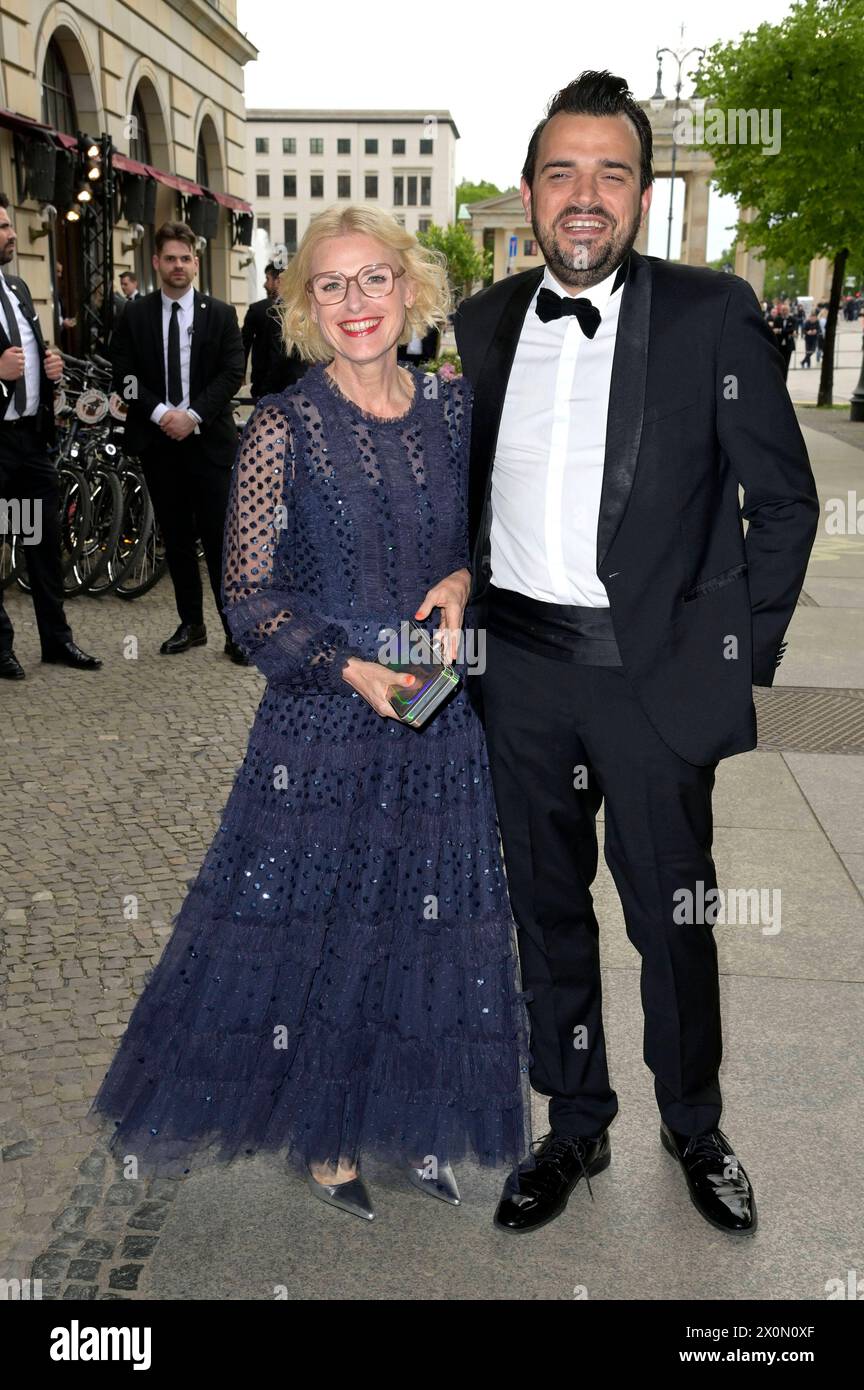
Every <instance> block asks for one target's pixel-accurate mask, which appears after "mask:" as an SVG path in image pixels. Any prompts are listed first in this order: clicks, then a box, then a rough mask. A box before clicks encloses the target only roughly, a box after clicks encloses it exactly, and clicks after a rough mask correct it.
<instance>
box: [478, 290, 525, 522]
mask: <svg viewBox="0 0 864 1390" xmlns="http://www.w3.org/2000/svg"><path fill="white" fill-rule="evenodd" d="M542 279H543V271H542V269H540V270H538V271H536V272H535V274H533V275H530V276H526V278H525V279H524V280H523V281H522V283H521V284H520V285H519V286H518V287H517V289H516V290H515V291H514V292H513V294H512V295H511V296H510V298H509V299H508V301H507V304H506V305H505V307H504V311H503V313H502V314H501V317H500V319H499V320H498V324H497V327H496V329H495V332H494V334H493V336H492V340H491V342H490V344H489V348H488V350H487V353H486V357H485V358H484V361H483V366H482V367H481V369H480V374H479V376H478V377H477V385H476V387H475V388H474V405H473V414H472V421H471V468H470V485H469V503H468V506H469V524H470V529H471V535H472V536H475V535H476V534H477V530H478V528H479V526H480V520H481V517H482V514H483V507H484V504H485V501H486V494H487V491H488V482H489V477H490V473H491V469H492V460H493V458H494V457H495V445H496V444H497V442H498V429H499V427H500V424H501V412H502V410H503V409H504V397H505V395H506V393H507V382H508V381H509V379H510V369H511V367H512V366H513V358H514V357H515V356H516V346H517V344H518V342H519V333H520V331H521V328H522V323H523V320H524V318H525V314H526V312H527V309H528V305H529V304H530V303H531V300H532V298H533V295H534V292H535V290H536V289H537V286H538V285H539V283H540V281H541V280H542Z"/></svg>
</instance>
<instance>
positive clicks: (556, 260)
mask: <svg viewBox="0 0 864 1390" xmlns="http://www.w3.org/2000/svg"><path fill="white" fill-rule="evenodd" d="M573 217H594V218H597V219H598V220H600V221H602V222H604V223H605V224H606V226H607V227H608V229H609V233H608V235H607V236H605V237H603V238H602V239H599V240H597V241H585V242H575V243H574V244H573V246H572V247H571V248H570V249H569V250H568V251H564V250H562V248H561V246H560V244H559V242H558V239H557V237H556V235H555V231H556V227H558V226H560V225H561V223H562V222H566V221H567V220H568V219H569V218H573ZM641 221H642V209H641V208H637V210H636V213H635V215H634V216H633V217H632V218H631V219H630V220H629V221H627V222H616V221H614V219H613V218H612V216H611V214H610V213H608V212H606V210H605V209H604V208H576V207H569V208H565V210H564V211H563V212H562V213H559V214H558V216H557V217H556V218H555V222H554V223H541V222H540V221H539V220H538V218H537V215H536V213H535V212H534V209H533V206H532V209H531V227H532V230H533V232H534V235H535V237H536V238H537V242H538V244H539V246H540V250H541V251H542V252H543V256H544V259H545V261H546V264H547V265H548V267H549V269H550V270H551V272H552V274H553V275H554V276H555V277H556V278H557V279H558V280H560V281H561V284H562V285H567V286H568V287H569V288H570V289H574V290H585V289H590V288H591V286H592V285H599V283H600V281H601V280H605V279H606V277H607V275H611V274H612V271H613V270H615V268H616V267H617V266H619V265H620V264H621V262H622V261H623V260H624V258H625V256H627V255H629V253H630V251H631V250H632V248H633V244H634V242H635V240H636V238H637V236H638V235H639V227H640V224H641Z"/></svg>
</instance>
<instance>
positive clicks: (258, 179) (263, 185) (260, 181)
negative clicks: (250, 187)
mask: <svg viewBox="0 0 864 1390" xmlns="http://www.w3.org/2000/svg"><path fill="white" fill-rule="evenodd" d="M255 193H256V194H257V196H258V197H259V198H269V197H270V175H269V174H256V175H255Z"/></svg>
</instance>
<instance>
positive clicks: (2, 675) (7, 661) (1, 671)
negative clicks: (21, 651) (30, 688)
mask: <svg viewBox="0 0 864 1390" xmlns="http://www.w3.org/2000/svg"><path fill="white" fill-rule="evenodd" d="M23 679H24V667H23V666H22V665H21V662H20V661H19V660H18V658H17V656H16V655H15V653H14V652H0V680H4V681H23Z"/></svg>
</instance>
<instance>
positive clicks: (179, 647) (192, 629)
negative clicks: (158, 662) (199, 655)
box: [159, 623, 207, 656]
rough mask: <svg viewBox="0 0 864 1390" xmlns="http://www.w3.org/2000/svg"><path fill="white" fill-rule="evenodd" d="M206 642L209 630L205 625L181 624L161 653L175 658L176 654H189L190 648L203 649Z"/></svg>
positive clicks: (166, 642)
mask: <svg viewBox="0 0 864 1390" xmlns="http://www.w3.org/2000/svg"><path fill="white" fill-rule="evenodd" d="M206 641H207V629H206V627H205V626H204V624H203V623H181V624H180V626H179V627H178V629H177V631H176V632H174V633H172V635H171V636H170V637H169V638H168V639H167V641H165V642H163V643H162V646H161V647H160V648H159V651H160V652H161V653H162V655H163V656H174V655H175V653H176V652H188V650H189V648H190V647H203V646H204V644H205V642H206Z"/></svg>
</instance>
